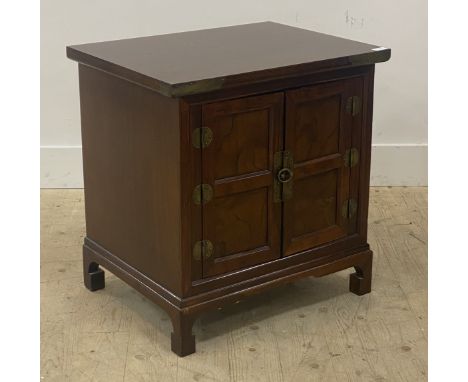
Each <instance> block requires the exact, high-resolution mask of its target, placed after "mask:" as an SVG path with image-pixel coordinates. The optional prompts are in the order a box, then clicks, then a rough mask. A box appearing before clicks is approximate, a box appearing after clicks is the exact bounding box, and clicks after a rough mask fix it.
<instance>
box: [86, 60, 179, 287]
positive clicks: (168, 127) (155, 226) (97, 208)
mask: <svg viewBox="0 0 468 382" xmlns="http://www.w3.org/2000/svg"><path fill="white" fill-rule="evenodd" d="M79 74H80V98H81V126H82V143H83V167H84V184H85V205H86V226H87V227H86V231H87V236H88V238H90V239H91V240H93V241H95V242H96V243H98V244H99V245H101V246H102V247H104V248H105V249H106V250H108V251H109V252H111V253H112V254H114V255H115V256H117V257H119V258H120V259H122V260H123V261H125V262H126V263H127V264H129V265H130V266H132V267H134V268H136V269H137V270H138V271H140V272H141V273H143V274H145V275H146V276H148V277H149V278H151V279H152V280H153V281H155V282H157V283H159V284H160V285H162V286H163V287H165V288H167V289H169V290H170V291H172V292H174V293H176V294H177V295H180V292H181V250H180V235H181V232H180V231H181V226H180V212H181V211H180V209H181V208H180V200H181V198H180V132H179V106H178V101H177V100H175V99H169V98H166V97H163V96H161V95H159V94H158V93H156V92H153V91H150V90H148V89H146V88H142V87H140V86H137V85H135V84H133V83H130V82H127V81H125V80H122V79H119V78H117V77H114V76H111V75H109V74H106V73H104V72H102V71H99V70H96V69H93V68H90V67H86V66H83V65H80V66H79Z"/></svg>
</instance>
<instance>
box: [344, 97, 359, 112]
mask: <svg viewBox="0 0 468 382" xmlns="http://www.w3.org/2000/svg"><path fill="white" fill-rule="evenodd" d="M361 107H362V101H361V97H359V96H352V97H349V98H348V100H347V101H346V112H347V113H348V114H351V115H352V116H353V117H354V116H355V115H358V114H359V113H360V111H361Z"/></svg>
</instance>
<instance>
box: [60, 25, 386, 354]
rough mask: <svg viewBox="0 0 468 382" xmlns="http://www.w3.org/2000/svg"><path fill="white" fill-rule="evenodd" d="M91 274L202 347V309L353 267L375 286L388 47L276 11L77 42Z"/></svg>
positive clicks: (354, 283) (86, 252)
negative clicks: (195, 328)
mask: <svg viewBox="0 0 468 382" xmlns="http://www.w3.org/2000/svg"><path fill="white" fill-rule="evenodd" d="M67 55H68V57H69V58H71V59H73V60H76V61H78V62H79V78H80V100H81V124H82V142H83V166H84V184H85V206H86V225H87V228H86V231H87V233H86V238H85V242H84V246H83V266H84V268H83V269H84V281H85V285H86V287H87V288H88V289H90V290H92V291H94V290H98V289H102V288H104V271H103V270H102V269H101V268H100V266H103V267H104V268H106V269H108V270H109V271H111V272H112V273H114V274H115V275H117V276H118V277H120V278H121V279H122V280H124V281H125V282H127V283H128V284H129V285H131V286H132V287H134V288H135V289H137V290H139V291H140V292H141V293H143V294H144V295H145V296H147V297H148V298H149V299H150V300H152V301H154V302H155V303H157V304H159V305H160V306H161V307H162V308H164V309H165V310H166V311H167V313H168V314H169V316H170V318H171V320H172V323H173V333H172V335H171V340H172V350H173V351H174V352H175V353H177V354H178V355H180V356H184V355H187V354H190V353H193V352H194V351H195V339H194V336H193V335H192V324H193V321H194V319H195V318H196V317H197V316H198V315H199V314H200V313H201V312H203V311H205V310H208V309H213V308H217V307H220V306H222V305H223V304H226V303H229V302H232V301H237V300H239V299H242V298H244V297H246V296H248V295H250V294H252V293H256V292H260V291H262V290H265V289H266V288H270V287H273V286H275V285H278V284H281V283H285V282H290V281H294V280H295V279H297V278H300V277H307V276H316V277H320V276H324V275H327V274H330V273H333V272H336V271H339V270H343V269H346V268H351V267H354V268H355V273H353V274H351V278H350V290H351V292H353V293H356V294H358V295H362V294H365V293H368V292H370V288H371V275H372V252H371V251H370V249H369V245H368V244H367V208H368V196H369V172H370V149H371V127H372V100H373V77H374V64H375V63H377V62H383V61H386V60H388V59H389V58H390V50H389V49H386V48H382V47H377V46H373V45H368V44H364V43H359V42H355V41H351V40H345V39H342V38H338V37H333V36H328V35H324V34H320V33H316V32H312V31H306V30H303V29H298V28H293V27H289V26H285V25H281V24H276V23H271V22H266V23H257V24H248V25H242V26H235V27H227V28H218V29H211V30H202V31H195V32H185V33H176V34H169V35H162V36H152V37H143V38H137V39H127V40H119V41H110V42H102V43H95V44H85V45H78V46H71V47H68V48H67Z"/></svg>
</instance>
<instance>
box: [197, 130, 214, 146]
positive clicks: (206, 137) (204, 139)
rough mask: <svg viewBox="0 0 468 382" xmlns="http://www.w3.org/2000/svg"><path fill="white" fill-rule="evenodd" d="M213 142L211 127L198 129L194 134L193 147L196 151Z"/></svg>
mask: <svg viewBox="0 0 468 382" xmlns="http://www.w3.org/2000/svg"><path fill="white" fill-rule="evenodd" d="M212 140H213V130H211V129H210V128H209V127H197V128H196V129H195V130H193V132H192V145H193V147H195V148H196V149H202V148H205V147H207V146H209V144H210V143H211V141H212Z"/></svg>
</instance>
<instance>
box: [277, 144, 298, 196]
mask: <svg viewBox="0 0 468 382" xmlns="http://www.w3.org/2000/svg"><path fill="white" fill-rule="evenodd" d="M273 171H274V180H273V201H274V202H275V203H280V202H282V201H285V200H289V199H291V198H292V194H293V176H294V172H293V171H294V158H293V155H292V154H291V152H290V151H278V152H276V153H275V155H274V157H273Z"/></svg>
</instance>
